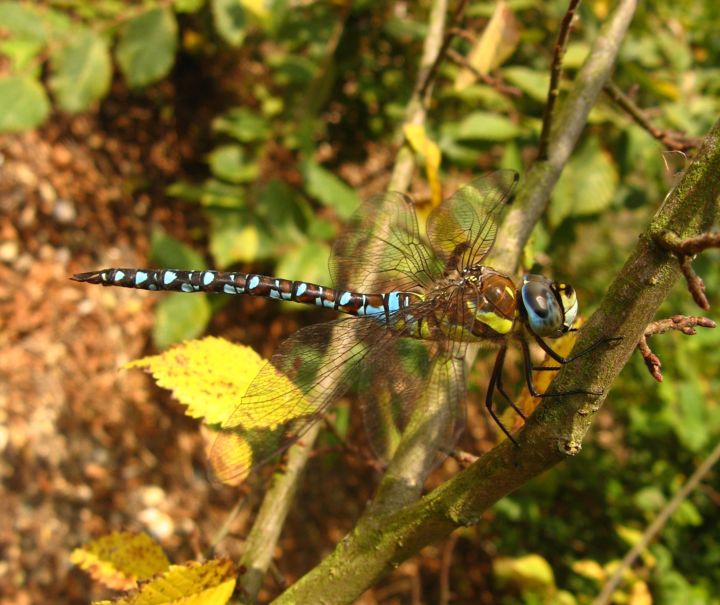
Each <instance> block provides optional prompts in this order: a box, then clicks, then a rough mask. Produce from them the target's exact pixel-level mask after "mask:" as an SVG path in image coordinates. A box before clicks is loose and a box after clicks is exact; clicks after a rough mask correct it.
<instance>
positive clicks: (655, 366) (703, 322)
mask: <svg viewBox="0 0 720 605" xmlns="http://www.w3.org/2000/svg"><path fill="white" fill-rule="evenodd" d="M716 325H717V324H716V323H715V322H714V321H713V320H712V319H708V318H707V317H694V316H686V315H673V316H672V317H669V318H668V319H660V320H658V321H653V322H652V323H649V324H648V326H647V328H645V333H644V334H643V335H642V336H641V337H640V340H639V341H638V344H637V348H638V351H640V354H641V355H642V357H643V360H644V361H645V365H646V366H647V367H648V370H649V371H650V374H652V377H653V378H654V379H655V380H657V381H658V382H662V381H663V375H662V371H661V370H660V368H661V367H662V362H661V361H660V358H659V357H658V356H657V355H655V353H653V352H652V350H651V349H650V345H649V344H648V342H647V339H648V337H650V336H655V335H656V334H664V333H665V332H669V331H670V330H677V331H679V332H682V333H683V334H686V335H687V336H693V335H694V334H696V332H695V327H696V326H700V327H701V328H714V327H715V326H716Z"/></svg>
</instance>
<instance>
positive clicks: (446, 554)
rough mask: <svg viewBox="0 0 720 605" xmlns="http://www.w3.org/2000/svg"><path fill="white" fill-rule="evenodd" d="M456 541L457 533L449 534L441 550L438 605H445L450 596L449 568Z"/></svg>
mask: <svg viewBox="0 0 720 605" xmlns="http://www.w3.org/2000/svg"><path fill="white" fill-rule="evenodd" d="M457 541H458V535H457V533H454V534H450V537H449V538H448V541H447V543H446V544H445V548H443V553H442V562H441V567H440V598H439V599H438V602H439V605H447V604H448V603H449V602H450V600H451V598H452V594H451V592H450V568H451V567H452V559H453V551H454V550H455V544H456V543H457Z"/></svg>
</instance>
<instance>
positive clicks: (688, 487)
mask: <svg viewBox="0 0 720 605" xmlns="http://www.w3.org/2000/svg"><path fill="white" fill-rule="evenodd" d="M718 460H720V443H718V444H717V445H716V446H715V449H714V450H713V451H712V453H711V454H710V455H709V456H708V457H707V458H706V459H705V460H704V461H703V463H702V464H701V465H700V466H699V467H698V468H697V470H696V471H695V472H694V473H693V474H692V476H691V477H690V478H689V479H688V480H687V482H686V483H685V485H683V486H682V488H681V489H680V490H679V491H678V492H677V493H676V494H675V495H674V496H673V497H672V499H671V500H670V502H668V503H667V505H666V506H665V508H663V510H662V511H660V513H659V514H658V516H657V517H656V518H655V520H654V521H653V522H652V523H651V524H650V525H649V526H648V528H647V529H646V530H645V533H644V534H643V537H642V538H641V540H640V541H639V542H638V543H637V544H635V546H633V547H632V548H631V549H630V551H629V552H628V553H627V554H626V555H625V557H624V558H623V560H622V561H621V562H620V565H618V566H617V568H616V569H615V571H614V573H613V575H612V576H610V578H609V579H608V581H607V582H606V583H605V586H603V589H602V591H601V592H600V594H599V595H598V598H597V599H595V601H593V605H609V604H610V603H612V598H613V593H614V592H615V589H616V588H617V587H618V585H619V584H620V582H621V580H622V577H623V574H624V573H625V572H626V570H627V569H628V568H629V567H630V566H631V565H632V564H633V563H634V562H635V559H637V558H638V557H639V556H640V554H641V553H642V552H643V550H645V548H647V546H648V544H650V542H652V540H653V539H654V538H655V536H656V535H657V534H658V533H659V532H660V530H661V529H662V528H663V527H664V526H665V524H666V523H667V522H668V520H669V519H670V517H671V516H672V514H673V513H674V512H675V511H676V510H677V508H678V506H680V504H682V502H683V501H684V500H685V499H686V498H687V497H688V496H689V495H690V492H692V491H693V490H694V489H695V488H696V487H697V485H698V484H699V483H700V481H701V480H702V478H703V477H704V476H705V475H707V473H708V472H709V471H710V469H711V468H712V467H713V466H714V465H715V464H716V463H717V461H718Z"/></svg>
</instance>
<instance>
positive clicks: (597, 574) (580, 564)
mask: <svg viewBox="0 0 720 605" xmlns="http://www.w3.org/2000/svg"><path fill="white" fill-rule="evenodd" d="M572 570H573V571H574V572H575V573H576V574H578V575H579V576H583V577H585V578H590V579H591V580H595V581H596V582H597V583H598V584H599V583H601V582H604V581H605V580H606V579H607V576H608V574H607V571H606V570H605V568H604V567H603V566H602V565H600V563H598V562H597V561H593V560H592V559H583V560H581V561H575V562H574V563H573V564H572Z"/></svg>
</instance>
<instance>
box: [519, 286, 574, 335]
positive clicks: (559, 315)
mask: <svg viewBox="0 0 720 605" xmlns="http://www.w3.org/2000/svg"><path fill="white" fill-rule="evenodd" d="M520 300H521V303H520V304H521V307H522V312H523V316H524V317H525V318H526V320H527V324H528V326H529V327H530V329H531V330H532V331H533V332H534V333H535V334H537V335H538V336H549V337H550V338H557V337H558V336H562V335H563V334H565V333H566V332H568V331H569V330H570V328H571V327H572V325H573V323H574V322H575V317H576V316H577V311H578V302H577V295H576V294H575V289H574V288H573V287H572V286H571V285H569V284H564V283H560V282H556V281H551V280H549V279H547V278H546V277H543V276H542V275H526V276H525V277H523V283H522V287H521V288H520Z"/></svg>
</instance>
